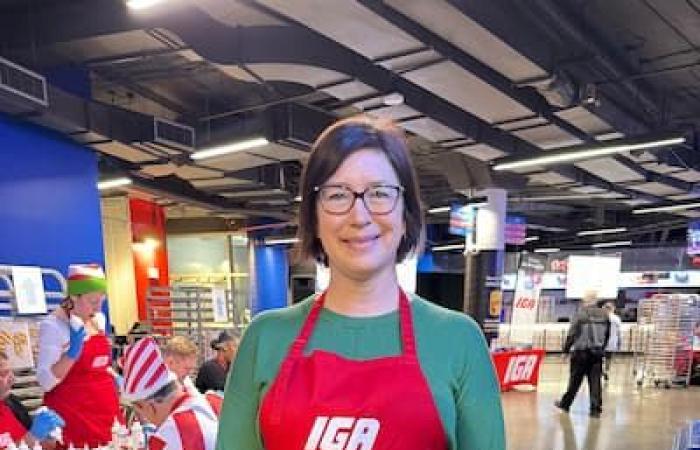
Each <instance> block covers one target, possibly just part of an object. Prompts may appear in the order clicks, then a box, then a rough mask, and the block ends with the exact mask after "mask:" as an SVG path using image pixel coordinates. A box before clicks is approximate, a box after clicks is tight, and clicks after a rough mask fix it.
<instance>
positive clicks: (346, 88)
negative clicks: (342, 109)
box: [322, 81, 377, 100]
mask: <svg viewBox="0 0 700 450" xmlns="http://www.w3.org/2000/svg"><path fill="white" fill-rule="evenodd" d="M322 91H323V92H325V93H326V94H328V95H332V96H333V97H335V98H337V99H340V100H346V99H349V98H356V97H360V96H363V95H368V94H374V93H376V92H377V91H376V90H374V89H373V88H372V87H370V86H367V85H366V84H365V83H362V82H360V81H349V82H347V83H343V84H338V85H335V86H331V87H329V88H324V89H322Z"/></svg>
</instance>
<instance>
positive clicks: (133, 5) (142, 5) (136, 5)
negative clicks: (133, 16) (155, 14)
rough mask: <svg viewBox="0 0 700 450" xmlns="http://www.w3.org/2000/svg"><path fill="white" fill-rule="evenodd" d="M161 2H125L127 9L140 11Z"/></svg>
mask: <svg viewBox="0 0 700 450" xmlns="http://www.w3.org/2000/svg"><path fill="white" fill-rule="evenodd" d="M162 1H163V0H127V1H126V6H128V7H129V9H134V10H140V9H147V8H150V7H151V6H153V5H155V4H157V3H160V2H162Z"/></svg>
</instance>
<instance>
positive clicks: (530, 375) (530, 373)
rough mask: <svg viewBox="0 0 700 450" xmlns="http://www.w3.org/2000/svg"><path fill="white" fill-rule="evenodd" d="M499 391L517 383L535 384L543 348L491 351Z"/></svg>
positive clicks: (538, 374) (537, 379)
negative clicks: (499, 386)
mask: <svg viewBox="0 0 700 450" xmlns="http://www.w3.org/2000/svg"><path fill="white" fill-rule="evenodd" d="M491 358H492V359H493V364H494V366H495V367H496V373H497V374H498V382H499V384H500V385H501V391H508V390H510V389H512V388H513V386H516V385H519V384H529V385H532V386H537V382H538V381H539V377H540V364H541V363H542V359H543V358H544V349H532V350H516V351H506V352H495V353H491Z"/></svg>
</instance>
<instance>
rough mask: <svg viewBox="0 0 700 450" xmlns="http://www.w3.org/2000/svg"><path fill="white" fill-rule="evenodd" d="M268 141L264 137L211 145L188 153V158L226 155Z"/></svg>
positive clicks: (196, 158) (261, 144) (195, 158)
mask: <svg viewBox="0 0 700 450" xmlns="http://www.w3.org/2000/svg"><path fill="white" fill-rule="evenodd" d="M269 143H270V141H268V140H267V139H266V138H264V137H258V138H252V139H246V140H245V141H239V142H234V143H232V144H224V145H218V146H216V147H211V148H207V149H204V150H200V151H198V152H194V153H192V154H191V155H190V158H192V159H194V160H198V159H205V158H214V157H216V156H221V155H227V154H229V153H235V152H240V151H243V150H249V149H251V148H256V147H263V146H265V145H267V144H269Z"/></svg>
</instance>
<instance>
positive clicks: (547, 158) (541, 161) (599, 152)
mask: <svg viewBox="0 0 700 450" xmlns="http://www.w3.org/2000/svg"><path fill="white" fill-rule="evenodd" d="M683 143H685V138H684V137H675V138H669V139H661V140H658V141H651V142H642V143H639V144H622V145H611V146H604V147H600V148H597V147H593V148H582V149H580V150H576V151H570V152H566V153H559V154H556V155H543V156H537V157H534V158H529V159H522V160H520V161H512V162H505V163H501V164H496V165H495V166H494V167H493V170H497V171H499V170H511V169H520V168H523V167H530V166H543V165H548V164H556V163H562V162H569V161H577V160H580V159H589V158H597V157H600V156H605V155H612V154H615V153H621V152H627V151H633V150H648V149H652V148H657V147H664V146H666V145H678V144H683Z"/></svg>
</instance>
